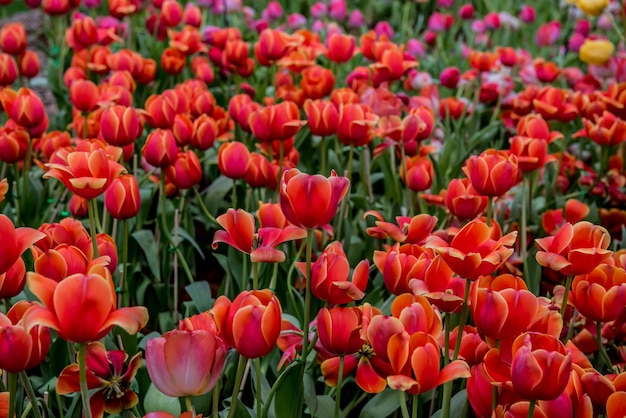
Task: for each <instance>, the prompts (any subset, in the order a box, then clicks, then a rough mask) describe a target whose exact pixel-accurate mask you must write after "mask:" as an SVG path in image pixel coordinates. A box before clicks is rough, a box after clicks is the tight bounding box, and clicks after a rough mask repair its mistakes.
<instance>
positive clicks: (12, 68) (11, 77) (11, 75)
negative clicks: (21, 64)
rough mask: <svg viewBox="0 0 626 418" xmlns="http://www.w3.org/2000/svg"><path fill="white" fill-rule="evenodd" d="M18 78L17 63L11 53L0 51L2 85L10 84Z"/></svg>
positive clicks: (0, 84) (0, 80)
mask: <svg viewBox="0 0 626 418" xmlns="http://www.w3.org/2000/svg"><path fill="white" fill-rule="evenodd" d="M15 80H17V64H16V63H15V60H14V59H13V57H12V56H10V55H9V54H4V53H0V86H10V85H11V84H13V83H15Z"/></svg>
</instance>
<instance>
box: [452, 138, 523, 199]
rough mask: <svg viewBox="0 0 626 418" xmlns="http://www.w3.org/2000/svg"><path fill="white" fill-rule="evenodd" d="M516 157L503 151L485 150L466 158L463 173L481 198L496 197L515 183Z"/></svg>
mask: <svg viewBox="0 0 626 418" xmlns="http://www.w3.org/2000/svg"><path fill="white" fill-rule="evenodd" d="M517 170H518V163H517V157H516V156H515V155H513V154H507V153H505V152H504V151H496V150H494V149H491V150H487V151H485V152H483V153H481V154H480V155H479V156H471V157H470V158H468V160H467V162H466V163H465V166H464V167H463V172H464V173H465V175H466V176H467V177H468V178H469V179H470V181H471V182H472V186H474V189H476V191H477V192H478V193H479V194H481V195H483V196H490V197H498V196H502V195H503V194H504V193H506V192H507V191H509V189H511V187H513V186H514V185H515V183H517Z"/></svg>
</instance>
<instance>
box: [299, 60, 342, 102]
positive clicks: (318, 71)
mask: <svg viewBox="0 0 626 418" xmlns="http://www.w3.org/2000/svg"><path fill="white" fill-rule="evenodd" d="M300 86H301V87H302V91H303V93H304V97H306V98H307V99H312V100H315V99H321V98H322V97H324V96H327V95H329V94H330V92H331V91H332V90H333V87H334V86H335V76H334V75H333V72H332V71H331V70H329V69H327V68H324V67H322V66H319V65H314V66H312V67H308V68H306V69H304V71H302V81H301V82H300Z"/></svg>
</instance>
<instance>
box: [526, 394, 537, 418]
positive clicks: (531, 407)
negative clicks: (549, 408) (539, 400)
mask: <svg viewBox="0 0 626 418" xmlns="http://www.w3.org/2000/svg"><path fill="white" fill-rule="evenodd" d="M535 404H536V401H535V400H534V399H531V400H530V405H528V418H533V417H534V416H535Z"/></svg>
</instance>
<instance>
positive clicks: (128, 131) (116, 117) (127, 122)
mask: <svg viewBox="0 0 626 418" xmlns="http://www.w3.org/2000/svg"><path fill="white" fill-rule="evenodd" d="M142 130H143V126H142V123H141V121H140V120H139V115H138V114H137V111H136V110H135V109H134V108H133V107H126V106H119V105H116V106H112V107H109V108H107V109H105V110H104V112H102V116H101V117H100V134H101V135H102V138H103V139H104V140H105V141H106V142H108V143H109V144H111V145H115V146H118V147H123V146H126V145H130V144H132V143H134V142H135V139H137V138H138V137H139V135H140V134H141V131H142Z"/></svg>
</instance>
